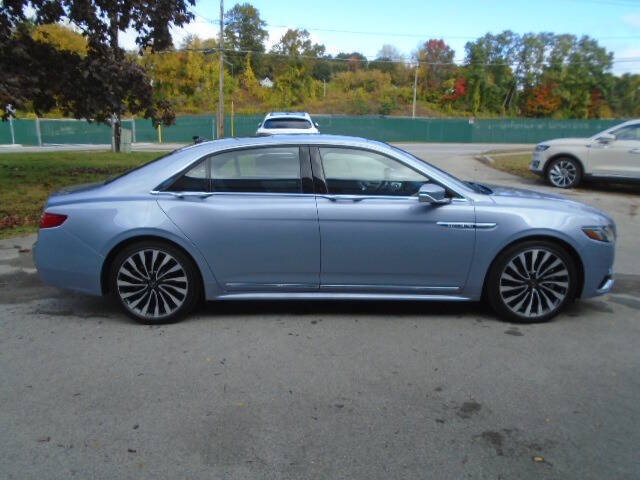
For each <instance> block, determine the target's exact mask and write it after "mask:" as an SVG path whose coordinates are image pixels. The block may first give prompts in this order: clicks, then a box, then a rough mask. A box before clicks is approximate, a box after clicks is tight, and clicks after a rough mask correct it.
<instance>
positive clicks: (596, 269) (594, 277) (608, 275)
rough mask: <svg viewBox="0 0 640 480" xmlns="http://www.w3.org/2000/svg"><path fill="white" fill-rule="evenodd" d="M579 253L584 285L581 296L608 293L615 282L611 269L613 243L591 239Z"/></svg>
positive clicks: (613, 256) (613, 252) (613, 255)
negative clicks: (582, 260)
mask: <svg viewBox="0 0 640 480" xmlns="http://www.w3.org/2000/svg"><path fill="white" fill-rule="evenodd" d="M580 253H581V256H582V258H583V259H584V285H583V288H582V295H581V298H590V297H596V296H598V295H604V294H606V293H609V292H610V291H611V289H612V288H613V285H614V284H615V279H614V271H613V262H614V259H615V243H603V242H596V241H593V240H591V241H589V242H588V244H587V245H586V246H584V247H583V248H582V249H581V252H580Z"/></svg>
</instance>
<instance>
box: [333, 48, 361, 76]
mask: <svg viewBox="0 0 640 480" xmlns="http://www.w3.org/2000/svg"><path fill="white" fill-rule="evenodd" d="M335 58H336V60H340V63H336V64H335V67H334V69H335V70H336V71H345V70H351V71H352V72H355V71H357V70H360V69H361V68H367V64H368V61H367V57H365V56H364V55H363V54H361V53H360V52H352V53H343V52H340V53H338V54H337V55H336V57H335Z"/></svg>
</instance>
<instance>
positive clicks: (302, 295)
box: [215, 292, 473, 302]
mask: <svg viewBox="0 0 640 480" xmlns="http://www.w3.org/2000/svg"><path fill="white" fill-rule="evenodd" d="M215 299H216V300H407V301H416V300H423V301H432V302H470V301H473V298H471V297H467V296H461V295H426V294H425V295H413V294H399V293H398V294H397V293H323V292H293V293H292V292H272V293H268V292H260V293H244V292H243V293H224V294H222V295H218V296H217V297H216V298H215Z"/></svg>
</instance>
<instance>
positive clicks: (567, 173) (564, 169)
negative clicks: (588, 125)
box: [530, 119, 640, 188]
mask: <svg viewBox="0 0 640 480" xmlns="http://www.w3.org/2000/svg"><path fill="white" fill-rule="evenodd" d="M530 168H531V171H532V172H534V173H537V174H538V175H541V176H544V177H545V178H546V179H547V181H548V182H549V183H550V184H551V185H553V186H554V187H559V188H572V187H575V186H577V185H578V184H579V183H580V182H581V181H582V180H584V179H598V180H613V181H628V180H638V181H640V119H636V120H630V121H628V122H625V123H622V124H620V125H616V126H615V127H612V128H609V129H608V130H605V131H604V132H600V133H598V134H596V135H594V136H593V137H590V138H559V139H556V140H549V141H546V142H542V143H540V144H538V145H537V146H536V148H535V150H534V152H533V157H532V159H531V166H530Z"/></svg>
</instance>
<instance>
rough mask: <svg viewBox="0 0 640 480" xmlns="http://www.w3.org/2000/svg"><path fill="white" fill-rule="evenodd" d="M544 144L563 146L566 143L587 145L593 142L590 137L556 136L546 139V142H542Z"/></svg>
mask: <svg viewBox="0 0 640 480" xmlns="http://www.w3.org/2000/svg"><path fill="white" fill-rule="evenodd" d="M540 143H542V144H543V145H550V146H557V147H562V146H565V145H567V146H568V145H573V146H576V145H579V146H586V145H588V144H589V143H591V139H590V138H554V139H553V140H545V141H544V142H540Z"/></svg>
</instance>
